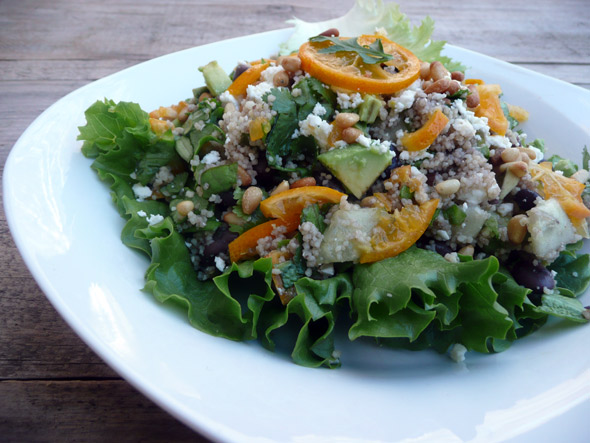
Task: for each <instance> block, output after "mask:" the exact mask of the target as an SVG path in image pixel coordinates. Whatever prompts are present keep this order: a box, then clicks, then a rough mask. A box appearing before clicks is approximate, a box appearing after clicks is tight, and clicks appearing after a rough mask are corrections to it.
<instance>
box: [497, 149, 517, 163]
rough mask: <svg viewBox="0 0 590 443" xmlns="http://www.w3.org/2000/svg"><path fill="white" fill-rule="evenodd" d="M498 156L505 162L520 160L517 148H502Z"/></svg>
mask: <svg viewBox="0 0 590 443" xmlns="http://www.w3.org/2000/svg"><path fill="white" fill-rule="evenodd" d="M500 157H502V160H504V162H505V163H509V162H515V161H518V160H520V151H519V150H518V149H517V148H508V149H504V150H503V151H502V154H500Z"/></svg>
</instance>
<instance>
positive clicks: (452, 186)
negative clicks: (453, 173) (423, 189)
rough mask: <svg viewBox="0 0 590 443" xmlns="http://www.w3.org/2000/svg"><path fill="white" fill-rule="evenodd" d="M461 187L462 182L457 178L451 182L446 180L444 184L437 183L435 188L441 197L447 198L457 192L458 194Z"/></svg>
mask: <svg viewBox="0 0 590 443" xmlns="http://www.w3.org/2000/svg"><path fill="white" fill-rule="evenodd" d="M460 187H461V182H460V181H459V180H457V179H456V178H451V179H449V180H445V181H443V182H440V183H437V184H436V185H435V186H434V189H436V192H438V193H439V195H442V196H443V197H446V196H448V195H451V194H454V193H455V192H457V191H458V190H459V188H460Z"/></svg>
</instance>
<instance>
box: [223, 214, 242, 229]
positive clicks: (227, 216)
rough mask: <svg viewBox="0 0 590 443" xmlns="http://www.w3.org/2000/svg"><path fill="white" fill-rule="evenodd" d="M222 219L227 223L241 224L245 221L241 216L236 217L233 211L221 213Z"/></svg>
mask: <svg viewBox="0 0 590 443" xmlns="http://www.w3.org/2000/svg"><path fill="white" fill-rule="evenodd" d="M222 218H223V221H224V222H226V223H227V224H228V225H239V226H242V225H243V224H244V223H246V221H245V220H244V219H243V218H240V217H238V216H237V215H236V214H234V213H233V212H231V211H229V212H226V213H225V214H224V215H223V217H222Z"/></svg>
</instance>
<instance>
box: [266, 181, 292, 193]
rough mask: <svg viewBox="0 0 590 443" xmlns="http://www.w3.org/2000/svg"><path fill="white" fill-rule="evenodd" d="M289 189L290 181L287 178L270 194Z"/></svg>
mask: <svg viewBox="0 0 590 443" xmlns="http://www.w3.org/2000/svg"><path fill="white" fill-rule="evenodd" d="M288 189H289V182H288V181H287V180H283V181H282V182H280V183H279V184H278V185H277V187H276V188H275V189H274V191H272V192H271V193H270V195H276V194H279V193H281V192H283V191H286V190H288Z"/></svg>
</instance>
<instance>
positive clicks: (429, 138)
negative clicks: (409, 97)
mask: <svg viewBox="0 0 590 443" xmlns="http://www.w3.org/2000/svg"><path fill="white" fill-rule="evenodd" d="M448 122H449V118H448V117H447V116H446V115H444V114H443V112H442V111H441V110H440V109H437V110H436V111H434V112H433V113H432V114H431V115H430V117H429V118H428V120H427V121H426V123H425V124H424V126H422V127H421V128H420V129H418V130H417V131H414V132H409V133H407V134H405V135H404V136H403V137H402V140H401V141H402V145H404V147H405V148H406V149H407V150H408V151H411V152H416V151H422V150H423V149H426V148H428V147H429V146H430V145H431V144H433V143H434V141H435V140H436V138H437V137H438V135H439V134H440V133H441V132H442V130H443V129H444V128H445V126H446V125H447V123H448Z"/></svg>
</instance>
